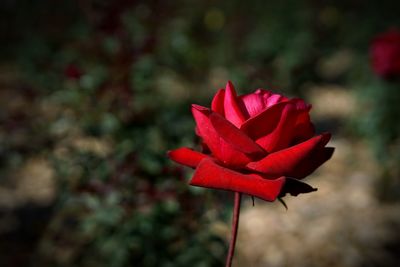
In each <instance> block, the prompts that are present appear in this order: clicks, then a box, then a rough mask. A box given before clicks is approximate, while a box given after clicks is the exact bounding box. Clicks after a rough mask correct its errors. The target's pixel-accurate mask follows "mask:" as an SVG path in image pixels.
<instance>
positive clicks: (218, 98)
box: [211, 89, 225, 116]
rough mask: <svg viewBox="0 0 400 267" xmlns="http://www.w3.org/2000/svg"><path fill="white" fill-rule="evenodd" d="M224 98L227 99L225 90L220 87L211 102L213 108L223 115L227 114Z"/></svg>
mask: <svg viewBox="0 0 400 267" xmlns="http://www.w3.org/2000/svg"><path fill="white" fill-rule="evenodd" d="M224 99H225V90H224V89H219V90H218V92H217V93H216V95H215V96H214V98H213V100H212V102H211V110H212V111H214V112H217V113H219V114H221V115H222V116H225V111H224V101H225V100H224Z"/></svg>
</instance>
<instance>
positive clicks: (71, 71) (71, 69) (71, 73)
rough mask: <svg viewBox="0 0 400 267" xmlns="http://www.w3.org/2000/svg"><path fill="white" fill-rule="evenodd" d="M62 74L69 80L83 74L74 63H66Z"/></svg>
mask: <svg viewBox="0 0 400 267" xmlns="http://www.w3.org/2000/svg"><path fill="white" fill-rule="evenodd" d="M64 75H65V77H67V78H68V79H71V80H79V79H80V78H81V76H82V75H83V72H82V70H81V69H80V68H79V67H78V66H77V65H75V64H72V63H71V64H68V65H67V66H66V67H65V69H64Z"/></svg>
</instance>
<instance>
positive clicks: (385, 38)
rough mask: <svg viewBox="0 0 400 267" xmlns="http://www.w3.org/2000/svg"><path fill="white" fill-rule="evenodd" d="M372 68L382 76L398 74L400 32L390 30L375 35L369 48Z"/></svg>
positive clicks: (399, 71)
mask: <svg viewBox="0 0 400 267" xmlns="http://www.w3.org/2000/svg"><path fill="white" fill-rule="evenodd" d="M370 54H371V61H372V62H371V63H372V68H373V69H374V71H375V73H376V74H378V75H379V76H381V77H384V78H392V77H395V76H400V32H399V31H398V30H390V31H388V32H386V33H383V34H380V35H378V36H377V37H375V38H374V39H373V41H372V43H371V48H370Z"/></svg>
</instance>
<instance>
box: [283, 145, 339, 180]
mask: <svg viewBox="0 0 400 267" xmlns="http://www.w3.org/2000/svg"><path fill="white" fill-rule="evenodd" d="M334 151H335V149H334V148H333V147H324V148H322V149H318V150H316V151H315V152H313V153H311V155H310V156H308V157H307V158H305V159H304V160H302V161H301V162H300V163H299V164H297V166H296V167H295V168H293V170H292V173H289V175H290V176H291V177H296V178H298V179H302V178H304V177H306V176H308V175H310V174H311V173H313V172H314V171H315V170H316V169H317V168H318V167H319V166H321V165H322V164H323V163H324V162H325V161H327V160H329V159H330V158H331V157H332V154H333V152H334Z"/></svg>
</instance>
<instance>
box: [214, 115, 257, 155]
mask: <svg viewBox="0 0 400 267" xmlns="http://www.w3.org/2000/svg"><path fill="white" fill-rule="evenodd" d="M210 121H211V124H212V125H213V126H214V128H215V130H216V131H217V133H218V134H219V135H220V136H221V137H222V138H223V139H224V140H225V141H226V142H228V143H229V144H231V145H232V146H233V147H235V148H236V149H237V150H240V151H242V152H243V153H246V154H249V155H254V156H256V157H257V156H262V155H265V151H264V150H263V149H262V148H261V147H260V146H259V145H257V143H256V142H254V141H253V140H252V139H251V138H250V137H248V136H247V135H246V134H245V133H243V132H242V131H240V130H239V129H238V128H236V127H235V126H234V125H233V124H232V123H230V122H229V121H227V120H226V119H224V118H223V117H222V116H220V115H219V114H217V113H215V112H213V113H211V115H210Z"/></svg>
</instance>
